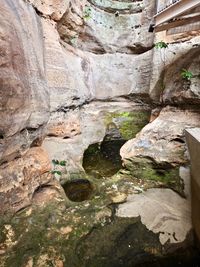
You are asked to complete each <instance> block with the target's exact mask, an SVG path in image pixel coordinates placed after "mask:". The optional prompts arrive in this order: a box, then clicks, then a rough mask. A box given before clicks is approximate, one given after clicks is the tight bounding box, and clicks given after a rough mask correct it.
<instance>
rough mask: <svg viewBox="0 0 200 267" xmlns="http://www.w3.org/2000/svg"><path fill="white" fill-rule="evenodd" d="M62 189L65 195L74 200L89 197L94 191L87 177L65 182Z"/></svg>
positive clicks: (78, 200)
mask: <svg viewBox="0 0 200 267" xmlns="http://www.w3.org/2000/svg"><path fill="white" fill-rule="evenodd" d="M63 189H64V191H65V194H66V195H67V197H68V198H69V199H70V200H71V201H74V202H81V201H84V200H88V199H90V198H91V196H92V193H93V191H94V188H93V185H92V184H91V183H90V181H89V180H87V179H76V180H73V181H69V182H66V183H65V184H64V185H63Z"/></svg>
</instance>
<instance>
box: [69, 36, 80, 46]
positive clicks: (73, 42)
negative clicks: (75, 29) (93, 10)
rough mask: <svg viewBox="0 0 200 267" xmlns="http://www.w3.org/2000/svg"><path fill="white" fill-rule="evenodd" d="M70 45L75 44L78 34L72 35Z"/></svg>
mask: <svg viewBox="0 0 200 267" xmlns="http://www.w3.org/2000/svg"><path fill="white" fill-rule="evenodd" d="M69 41H70V43H71V45H74V46H76V45H77V41H78V35H75V36H73V37H72V38H71V39H70V40H69Z"/></svg>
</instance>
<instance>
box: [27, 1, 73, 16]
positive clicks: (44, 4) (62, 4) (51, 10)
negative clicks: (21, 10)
mask: <svg viewBox="0 0 200 267" xmlns="http://www.w3.org/2000/svg"><path fill="white" fill-rule="evenodd" d="M28 2H29V3H31V4H32V5H33V6H34V7H35V8H36V9H37V10H38V11H39V12H41V13H42V14H43V15H45V16H49V17H50V18H51V19H53V20H59V19H61V17H62V16H63V14H64V13H65V12H66V11H67V10H68V7H69V2H70V1H69V0H45V1H44V0H28Z"/></svg>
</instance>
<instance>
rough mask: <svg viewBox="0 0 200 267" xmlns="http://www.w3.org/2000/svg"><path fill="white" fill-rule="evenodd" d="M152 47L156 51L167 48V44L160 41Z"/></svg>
mask: <svg viewBox="0 0 200 267" xmlns="http://www.w3.org/2000/svg"><path fill="white" fill-rule="evenodd" d="M154 47H155V48H156V49H162V48H168V44H167V43H165V42H164V41H160V42H157V43H155V44H154Z"/></svg>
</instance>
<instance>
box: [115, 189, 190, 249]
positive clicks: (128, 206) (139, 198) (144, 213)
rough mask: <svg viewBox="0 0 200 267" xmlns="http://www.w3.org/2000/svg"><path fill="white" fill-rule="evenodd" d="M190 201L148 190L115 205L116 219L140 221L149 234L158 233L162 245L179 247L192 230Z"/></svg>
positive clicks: (161, 190)
mask: <svg viewBox="0 0 200 267" xmlns="http://www.w3.org/2000/svg"><path fill="white" fill-rule="evenodd" d="M190 205H191V204H190V200H189V199H184V198H182V197H180V196H179V195H178V194H177V193H175V192H174V191H172V190H170V189H160V188H159V189H149V190H147V191H146V192H144V193H141V194H133V195H129V196H128V198H127V202H126V203H124V204H121V205H119V207H118V210H117V213H116V215H117V216H118V217H138V216H140V217H141V221H142V223H143V224H144V225H145V226H146V227H147V228H148V229H149V230H150V231H152V232H154V233H159V239H160V242H161V244H162V245H165V244H166V243H167V242H168V243H171V244H175V243H182V242H184V241H185V240H186V237H187V235H188V233H189V232H190V230H191V229H192V224H191V207H190Z"/></svg>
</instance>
